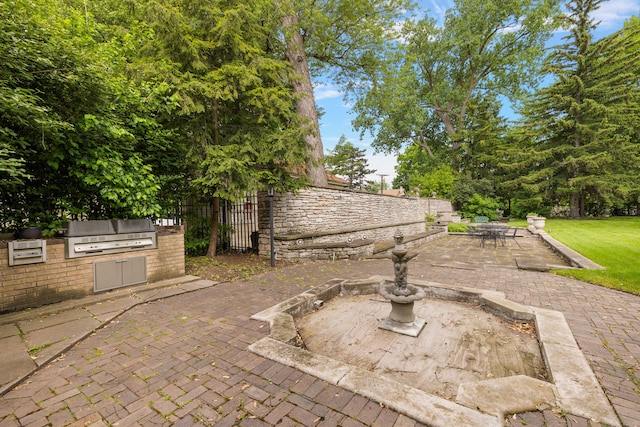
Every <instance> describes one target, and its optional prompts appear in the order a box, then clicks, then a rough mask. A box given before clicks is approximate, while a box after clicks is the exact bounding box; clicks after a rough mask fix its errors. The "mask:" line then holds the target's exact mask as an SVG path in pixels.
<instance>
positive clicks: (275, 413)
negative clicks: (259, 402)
mask: <svg viewBox="0 0 640 427" xmlns="http://www.w3.org/2000/svg"><path fill="white" fill-rule="evenodd" d="M293 408H295V406H294V405H293V404H291V403H289V402H281V403H279V404H278V406H276V407H275V408H273V409H272V410H271V411H270V412H269V413H268V414H267V415H266V416H265V417H264V420H265V421H266V422H268V423H269V424H271V425H276V424H279V423H280V422H282V419H283V418H284V417H285V416H287V414H289V412H291V411H292V410H293Z"/></svg>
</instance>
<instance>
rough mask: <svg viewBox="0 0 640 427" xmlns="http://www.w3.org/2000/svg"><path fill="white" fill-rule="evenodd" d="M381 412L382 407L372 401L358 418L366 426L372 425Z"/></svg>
mask: <svg viewBox="0 0 640 427" xmlns="http://www.w3.org/2000/svg"><path fill="white" fill-rule="evenodd" d="M380 412H382V407H381V406H380V405H379V404H377V403H375V402H373V401H371V400H370V401H368V402H367V404H366V405H364V408H362V411H360V413H359V414H358V416H357V418H358V419H359V420H360V421H362V422H363V423H365V424H371V423H373V422H374V421H375V420H376V418H378V415H380Z"/></svg>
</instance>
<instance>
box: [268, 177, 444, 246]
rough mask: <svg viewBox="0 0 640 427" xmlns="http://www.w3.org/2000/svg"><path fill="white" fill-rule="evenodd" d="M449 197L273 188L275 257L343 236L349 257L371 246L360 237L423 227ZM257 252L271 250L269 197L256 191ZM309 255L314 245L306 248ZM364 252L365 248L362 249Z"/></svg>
mask: <svg viewBox="0 0 640 427" xmlns="http://www.w3.org/2000/svg"><path fill="white" fill-rule="evenodd" d="M452 210H453V209H452V206H451V202H450V201H448V200H444V199H437V198H428V199H427V198H418V197H415V196H413V197H394V196H387V195H381V194H372V193H363V192H354V191H348V190H339V189H330V188H320V187H310V188H307V189H305V190H302V191H300V192H299V193H298V194H293V193H287V194H278V193H276V194H275V195H274V197H273V217H274V240H275V252H276V257H277V258H293V257H300V256H301V255H300V254H304V253H306V252H304V251H299V250H297V251H296V252H295V254H292V253H290V246H292V245H309V244H320V243H324V244H327V243H339V242H345V243H348V244H349V245H348V246H347V245H345V247H344V249H343V252H344V253H348V254H349V256H351V257H353V256H354V253H355V254H357V253H359V251H366V252H369V251H370V248H368V247H367V245H365V244H364V242H362V243H363V244H361V245H358V246H357V248H361V249H357V248H353V247H351V246H353V244H354V243H355V242H356V241H359V240H371V241H375V240H391V239H392V236H393V233H394V232H395V230H396V229H400V230H401V231H402V232H403V234H405V235H412V234H417V233H421V232H424V231H425V225H426V222H425V214H427V213H428V214H430V215H432V216H434V217H435V216H436V215H437V214H438V212H451V211H452ZM258 222H259V224H258V225H259V229H260V242H259V252H260V254H261V255H265V256H267V255H269V254H270V242H269V233H270V228H269V198H268V196H267V194H266V193H261V194H259V195H258ZM308 253H310V254H311V255H310V256H309V257H311V258H313V257H314V256H313V251H308ZM363 253H364V252H363Z"/></svg>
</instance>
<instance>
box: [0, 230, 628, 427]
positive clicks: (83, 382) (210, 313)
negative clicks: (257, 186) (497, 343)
mask: <svg viewBox="0 0 640 427" xmlns="http://www.w3.org/2000/svg"><path fill="white" fill-rule="evenodd" d="M519 242H520V244H521V246H522V249H520V248H518V247H517V246H516V245H515V242H513V241H508V242H507V246H506V247H501V246H498V247H497V248H494V247H493V246H492V245H487V246H486V247H485V248H480V247H479V245H478V244H477V242H470V241H469V240H468V238H467V237H465V236H450V237H446V238H443V239H440V240H437V241H435V242H430V243H429V244H427V245H425V246H423V247H421V248H419V249H418V252H419V256H418V257H417V258H415V259H414V260H413V261H411V263H410V265H409V274H410V276H413V277H415V278H420V279H424V280H431V281H435V282H442V283H451V284H463V285H465V286H471V287H477V288H482V289H495V290H498V291H502V292H504V293H505V294H506V295H507V297H508V298H510V299H512V300H514V301H517V302H520V303H523V304H527V305H533V306H538V307H545V308H550V309H553V310H558V311H562V312H563V313H564V314H565V316H566V318H567V321H568V323H569V325H570V326H571V328H572V330H573V333H574V336H575V338H576V340H577V342H578V344H579V346H580V347H581V349H582V350H583V352H584V354H585V356H586V358H587V360H588V361H589V363H590V364H591V366H592V368H593V370H594V372H595V374H596V376H597V377H598V379H599V381H600V383H601V385H602V387H603V389H604V391H605V392H606V394H607V396H608V397H609V399H610V401H611V403H612V405H613V407H614V409H615V410H616V412H617V414H618V416H619V417H620V420H621V423H622V425H625V426H640V379H639V377H640V363H639V360H638V359H639V358H640V297H637V296H632V295H629V294H626V293H622V292H618V291H613V290H609V289H605V288H602V287H598V286H594V285H589V284H586V283H583V282H579V281H575V280H572V279H569V278H564V277H561V276H556V275H552V274H549V273H545V272H541V271H525V270H521V269H518V267H517V266H518V265H521V266H522V264H523V263H524V264H527V263H526V262H524V261H528V262H529V264H528V265H533V266H534V267H535V266H538V267H539V266H544V265H547V266H548V265H553V266H560V265H562V264H563V261H562V260H560V259H559V258H557V257H556V256H555V255H554V254H553V253H552V252H551V251H550V250H549V249H548V248H546V247H545V246H544V245H543V244H542V243H541V242H540V240H538V239H537V238H534V237H533V236H529V235H527V236H526V237H523V238H521V239H519ZM534 261H535V262H534ZM536 269H537V268H536ZM373 274H382V275H389V276H391V275H392V274H393V268H392V265H391V263H390V262H389V261H388V260H364V261H342V262H316V263H310V264H300V265H294V266H292V267H289V268H286V269H281V270H274V271H272V272H269V273H265V274H262V275H259V276H256V277H254V278H253V279H251V280H248V281H239V282H234V283H219V284H215V283H213V282H209V281H203V280H195V279H196V278H187V279H186V280H185V281H184V282H176V283H169V284H165V285H170V286H169V287H165V288H158V287H157V286H153V287H137V288H134V289H128V290H122V291H121V292H120V293H119V294H118V295H119V296H120V298H117V299H116V298H113V299H108V300H107V299H104V298H105V297H106V295H102V296H96V297H92V298H90V299H88V300H84V301H76V302H74V303H73V304H71V303H68V304H65V305H56V306H54V307H47V308H46V309H41V310H33V311H31V312H27V313H25V312H23V313H19V314H18V313H17V314H11V315H4V316H0V340H1V341H0V356H1V357H2V358H1V359H0V360H1V361H2V362H1V363H2V366H1V370H0V371H1V372H2V375H4V384H5V385H6V384H9V383H11V381H10V379H11V378H13V379H14V380H15V379H16V378H19V377H20V376H21V375H24V367H22V371H20V372H22V373H19V372H18V371H19V370H17V365H14V364H13V362H12V360H13V359H12V358H9V357H7V349H8V347H9V346H8V345H7V343H9V341H7V340H11V342H12V343H13V344H14V345H15V346H18V347H19V345H22V348H23V353H26V351H27V350H31V352H30V353H26V354H28V355H30V356H34V357H35V360H36V362H33V359H32V364H34V363H35V364H36V365H41V366H39V368H38V369H37V370H36V371H35V373H33V374H32V375H31V376H29V377H28V378H26V379H25V380H24V381H22V382H21V383H20V384H19V385H17V386H16V387H13V388H11V389H10V390H8V391H7V392H6V393H5V394H4V395H3V396H2V397H0V427H3V426H41V425H52V426H63V425H74V426H84V425H92V426H106V425H120V426H132V425H141V426H148V425H203V426H204V425H216V426H232V425H238V426H269V425H277V426H293V425H304V426H316V425H322V426H337V425H340V426H344V427H351V426H366V425H373V426H397V427H405V426H406V427H412V426H420V424H418V423H416V422H415V421H414V420H412V419H410V418H408V417H406V416H403V415H400V414H398V413H396V412H394V411H392V410H390V409H389V408H385V407H382V406H380V405H379V404H378V403H376V402H374V401H371V400H368V399H365V398H363V397H362V396H359V395H357V394H354V393H349V392H345V390H342V389H340V388H338V387H335V386H332V385H330V384H328V383H325V382H323V381H321V380H319V379H316V378H315V377H313V376H310V375H307V374H304V373H302V372H299V371H296V370H295V369H293V368H290V367H287V366H284V365H280V364H278V363H276V362H273V361H270V360H267V359H263V358H261V357H259V356H257V355H255V354H252V353H250V352H248V351H247V349H246V348H247V346H248V345H249V344H251V343H253V342H255V341H257V340H258V339H260V338H262V337H264V336H266V335H268V333H269V330H268V329H269V328H268V325H266V324H264V323H261V322H257V321H253V320H250V319H249V317H250V316H251V315H252V314H254V313H256V312H258V311H261V310H263V309H265V308H267V307H269V306H271V305H273V304H274V303H276V302H278V301H280V300H282V299H285V298H288V297H290V296H293V295H296V294H298V293H300V292H301V291H302V290H305V289H308V288H309V287H312V286H316V285H319V284H321V283H324V282H326V281H327V280H330V279H333V278H343V279H354V278H363V277H369V276H371V275H373ZM113 296H114V294H111V295H110V296H109V298H112V297H113ZM99 298H102V299H99ZM158 298H159V299H158ZM78 303H82V304H81V305H79V306H78V305H77V304H78ZM56 308H58V310H59V309H62V311H60V312H59V313H57V314H54V313H55V312H56V311H57V310H56ZM69 325H74V326H75V329H74V328H70V327H68V326H69ZM96 328H97V329H96ZM16 330H17V331H18V332H17V333H16V332H15V331H16ZM94 330H95V331H94ZM61 331H62V332H61ZM72 332H73V333H72ZM38 337H40V338H38ZM47 337H56V338H55V339H56V340H58V341H56V342H51V343H50V345H47V343H48V341H47ZM60 337H62V338H60ZM51 341H53V339H52V338H51ZM76 341H77V343H75V342H76ZM36 342H41V343H43V344H40V346H39V347H38V346H37V345H35V343H36ZM18 343H19V344H18ZM74 343H75V344H74ZM60 351H64V352H63V353H62V354H61V355H60V356H59V357H55V356H56V355H57V354H58V353H59V352H60ZM13 354H14V356H12V357H13V358H14V359H17V357H16V356H15V353H13ZM51 357H55V358H54V359H53V360H49V359H51ZM45 360H46V361H47V362H46V363H45V362H44V361H45ZM22 362H24V358H22ZM33 367H34V366H33V365H32V366H31V368H29V369H30V370H31V369H33ZM7 377H9V380H7ZM5 388H6V387H5ZM506 423H507V424H508V425H513V426H516V425H517V426H520V425H524V424H526V425H537V426H543V425H548V426H588V425H592V426H596V425H599V424H597V423H594V422H591V421H590V420H585V419H583V418H579V417H575V416H572V415H568V416H563V414H557V413H554V412H552V411H542V412H533V413H526V414H518V415H516V416H513V417H509V418H508V419H507V420H506Z"/></svg>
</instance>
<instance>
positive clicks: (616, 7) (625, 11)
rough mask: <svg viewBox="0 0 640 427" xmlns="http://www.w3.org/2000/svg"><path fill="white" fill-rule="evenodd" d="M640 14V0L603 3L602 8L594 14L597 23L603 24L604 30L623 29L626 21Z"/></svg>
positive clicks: (611, 0)
mask: <svg viewBox="0 0 640 427" xmlns="http://www.w3.org/2000/svg"><path fill="white" fill-rule="evenodd" d="M639 14H640V1H638V0H633V1H629V0H609V1H605V2H602V3H601V4H600V8H599V9H598V10H596V11H595V12H594V13H593V18H594V20H595V21H596V22H599V21H600V22H601V24H600V26H601V27H602V28H603V29H610V28H616V29H618V28H622V24H623V23H624V21H625V20H627V19H629V18H630V17H632V16H634V15H639Z"/></svg>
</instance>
